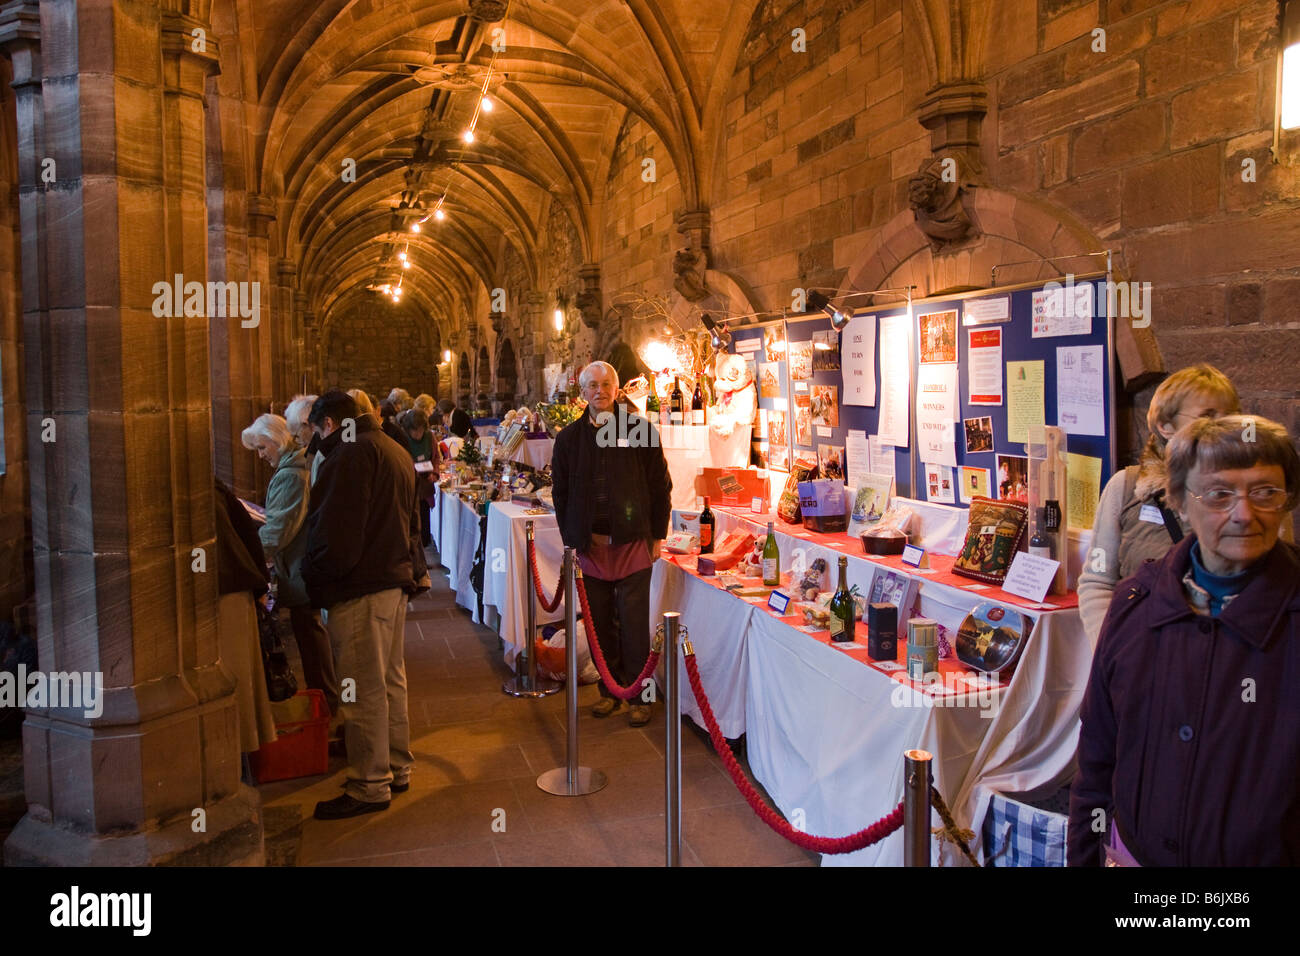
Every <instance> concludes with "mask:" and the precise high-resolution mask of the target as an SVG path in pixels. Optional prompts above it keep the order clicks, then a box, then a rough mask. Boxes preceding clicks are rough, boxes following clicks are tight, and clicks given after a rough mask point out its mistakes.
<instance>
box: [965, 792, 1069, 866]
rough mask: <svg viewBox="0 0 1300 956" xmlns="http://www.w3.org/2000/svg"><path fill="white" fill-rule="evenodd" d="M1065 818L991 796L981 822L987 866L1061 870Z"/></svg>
mask: <svg viewBox="0 0 1300 956" xmlns="http://www.w3.org/2000/svg"><path fill="white" fill-rule="evenodd" d="M1067 819H1068V818H1067V817H1066V816H1065V815H1064V814H1061V813H1049V812H1047V811H1045V810H1040V809H1038V808H1037V807H1031V806H1029V805H1028V804H1025V803H1021V802H1019V801H1018V800H1013V799H1011V798H1010V797H1007V796H1004V795H1003V794H1000V793H995V794H994V795H993V799H992V800H991V801H990V802H989V812H988V815H987V816H985V818H984V833H983V838H984V839H983V846H984V859H985V860H991V861H992V862H991V863H990V864H989V865H990V866H1065V829H1066V821H1067Z"/></svg>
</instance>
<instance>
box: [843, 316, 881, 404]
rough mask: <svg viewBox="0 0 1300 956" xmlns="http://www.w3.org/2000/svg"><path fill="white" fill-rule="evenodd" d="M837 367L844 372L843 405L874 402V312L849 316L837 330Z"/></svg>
mask: <svg viewBox="0 0 1300 956" xmlns="http://www.w3.org/2000/svg"><path fill="white" fill-rule="evenodd" d="M840 367H841V369H842V370H843V375H844V395H843V397H842V400H841V403H842V404H844V405H874V404H876V316H875V314H874V313H873V314H868V315H859V316H854V317H853V318H851V319H849V324H848V325H846V326H845V327H844V331H843V332H842V333H841V334H840Z"/></svg>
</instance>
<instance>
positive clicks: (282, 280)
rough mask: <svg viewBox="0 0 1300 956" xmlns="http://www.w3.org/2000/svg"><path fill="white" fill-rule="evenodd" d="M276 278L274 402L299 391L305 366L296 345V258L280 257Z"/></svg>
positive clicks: (273, 337)
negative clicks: (294, 297) (294, 299)
mask: <svg viewBox="0 0 1300 956" xmlns="http://www.w3.org/2000/svg"><path fill="white" fill-rule="evenodd" d="M275 278H276V282H275V299H274V301H273V303H272V308H271V328H270V330H269V331H270V333H271V343H272V346H271V347H272V349H273V350H274V356H273V364H272V377H271V381H272V388H271V401H273V402H277V403H285V402H288V401H289V399H291V398H292V397H293V396H294V395H296V394H297V393H298V383H299V382H301V381H302V368H301V366H300V365H299V356H298V350H297V348H296V347H295V345H294V342H295V341H296V339H297V330H296V328H295V323H294V320H293V316H294V312H293V290H294V286H295V285H297V282H298V265H297V263H295V262H294V261H293V260H292V259H277V260H276V262H275Z"/></svg>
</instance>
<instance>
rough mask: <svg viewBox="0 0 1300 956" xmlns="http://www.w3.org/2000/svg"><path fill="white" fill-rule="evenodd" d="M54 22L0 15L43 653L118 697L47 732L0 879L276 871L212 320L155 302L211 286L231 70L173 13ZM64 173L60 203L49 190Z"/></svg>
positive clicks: (38, 742) (48, 12) (65, 1)
mask: <svg viewBox="0 0 1300 956" xmlns="http://www.w3.org/2000/svg"><path fill="white" fill-rule="evenodd" d="M39 12H40V16H39V17H37V15H36V13H37V4H36V3H35V2H30V0H29V2H24V3H9V4H7V5H5V7H4V8H3V10H2V11H0V43H3V44H4V46H5V48H6V49H7V50H8V52H9V53H10V55H11V57H12V60H13V64H14V87H15V91H16V95H17V102H18V130H19V204H20V209H21V213H22V242H21V245H22V261H23V305H22V308H23V322H24V338H25V359H26V368H25V373H26V386H27V397H28V434H29V440H30V441H31V448H32V453H31V478H32V528H33V551H34V559H35V567H36V594H37V640H38V642H39V653H40V660H41V665H42V668H43V669H44V670H45V672H46V673H49V672H54V671H58V672H77V673H80V674H91V675H94V674H101V675H102V680H103V687H104V690H103V694H102V698H101V701H100V703H101V704H102V713H99V714H97V715H87V713H86V711H85V708H84V707H70V708H45V709H40V708H34V709H31V710H29V711H28V713H27V719H26V721H25V722H24V725H23V771H24V777H25V788H26V798H27V813H26V815H25V816H24V817H23V818H22V820H21V821H19V823H18V826H17V827H16V828H15V829H14V831H13V833H12V834H11V835H10V837H9V839H8V840H7V841H6V843H5V847H4V860H5V864H6V865H20V864H40V865H110V866H112V865H141V864H166V863H194V864H206V863H211V864H229V863H240V862H252V863H258V862H260V861H261V858H262V831H261V823H260V818H259V816H258V810H257V796H256V793H255V792H254V791H252V790H251V789H250V788H247V787H242V786H241V785H240V783H239V738H238V733H237V727H236V717H235V705H234V698H233V695H232V690H233V686H234V685H233V681H232V680H231V678H230V675H229V674H228V672H226V671H225V669H224V668H223V667H222V666H221V665H220V663H219V662H218V655H217V638H216V603H217V569H216V549H215V530H214V528H215V525H214V519H213V497H212V468H211V463H210V457H209V456H210V448H211V445H210V440H211V435H210V431H209V425H208V422H209V415H210V398H209V386H208V340H207V320H206V319H205V318H204V317H203V316H191V317H186V316H185V315H184V309H183V308H182V309H180V310H179V311H180V315H175V314H174V310H172V314H170V315H169V314H168V311H169V310H167V309H165V308H161V309H160V308H159V300H158V294H157V292H155V291H154V287H155V283H160V282H163V283H165V282H169V281H171V278H172V277H173V276H174V275H175V274H177V273H182V274H183V275H184V277H185V280H186V281H198V282H204V281H206V279H207V260H206V248H205V241H206V234H207V219H206V214H205V210H206V204H205V197H204V116H203V88H204V81H205V79H206V77H207V76H208V75H209V73H210V72H211V71H212V69H213V65H214V58H213V55H212V52H213V51H210V50H206V49H200V50H195V49H194V48H193V44H192V39H193V37H192V33H191V31H192V30H193V29H195V28H197V27H200V26H202V24H200V23H199V22H198V21H193V20H190V19H189V18H186V17H182V16H180V15H177V14H170V13H163V12H161V11H160V10H159V7H158V5H157V4H156V3H145V2H141V3H135V4H131V5H121V4H117V3H114V2H112V0H45V2H44V3H42V4H41V5H40V8H39ZM106 36H108V37H112V38H113V40H114V42H112V43H104V42H82V43H81V44H79V42H78V38H79V37H80V38H82V40H83V41H84V40H85V38H90V37H98V38H101V39H102V38H103V37H106ZM207 43H208V45H209V46H211V45H212V40H211V39H208V40H207ZM160 79H161V81H162V82H161V84H160V83H159V80H160ZM83 144H87V145H88V146H89V148H90V151H88V152H85V153H83V152H82V146H83ZM46 157H50V158H53V159H55V161H56V164H57V167H56V168H57V187H55V188H46V187H45V186H44V185H43V184H42V183H41V181H40V171H41V165H42V161H43V159H44V158H46ZM159 311H161V312H162V313H163V314H162V315H161V316H160V315H158V314H157V313H158V312H159ZM51 430H52V431H51ZM43 437H45V438H46V440H42V438H43ZM51 438H52V439H53V440H49V439H51ZM194 549H201V552H200V553H201V554H202V555H203V556H204V557H205V559H206V571H203V572H196V571H195V570H194V567H195V565H194V563H193V562H194V560H195V559H194V558H193V557H192V555H193V554H194V553H195V551H194ZM83 703H84V702H83ZM197 810H202V811H203V812H202V813H201V814H196V813H195V811H197ZM200 819H202V822H203V827H202V829H201V831H199V828H198V827H197V826H196V825H195V824H196V823H197V822H198V821H199V820H200ZM196 831H199V832H196Z"/></svg>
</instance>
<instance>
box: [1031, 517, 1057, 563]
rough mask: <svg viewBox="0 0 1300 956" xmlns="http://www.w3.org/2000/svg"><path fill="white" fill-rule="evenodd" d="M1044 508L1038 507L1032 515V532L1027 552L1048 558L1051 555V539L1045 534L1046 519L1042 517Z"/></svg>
mask: <svg viewBox="0 0 1300 956" xmlns="http://www.w3.org/2000/svg"><path fill="white" fill-rule="evenodd" d="M1046 510H1047V509H1046V508H1039V509H1038V513H1037V514H1036V515H1035V516H1034V534H1033V537H1031V538H1030V539H1029V553H1030V554H1033V555H1037V556H1038V557H1040V558H1050V557H1051V556H1052V539H1051V538H1049V537H1048V536H1047V534H1046V530H1047V529H1046V528H1045V525H1046V524H1047V519H1046V517H1044V512H1045V511H1046Z"/></svg>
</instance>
